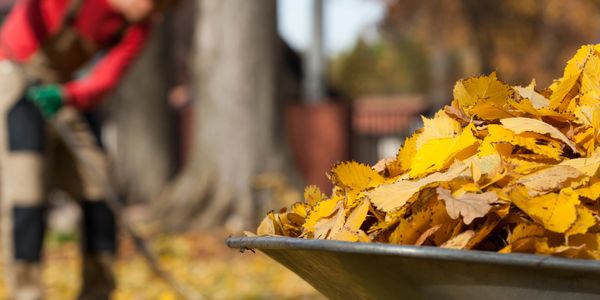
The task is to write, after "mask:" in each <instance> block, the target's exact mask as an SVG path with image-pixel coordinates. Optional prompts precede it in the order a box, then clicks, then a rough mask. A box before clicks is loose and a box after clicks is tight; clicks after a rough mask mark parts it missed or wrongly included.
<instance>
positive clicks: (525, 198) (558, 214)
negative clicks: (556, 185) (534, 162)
mask: <svg viewBox="0 0 600 300" xmlns="http://www.w3.org/2000/svg"><path fill="white" fill-rule="evenodd" d="M509 197H510V200H511V201H512V202H513V203H514V204H515V205H516V206H517V207H518V208H519V209H521V210H522V211H523V212H525V213H526V214H528V215H529V216H530V217H531V218H532V219H534V220H535V221H536V222H538V223H540V224H541V225H543V226H544V227H545V228H546V229H548V230H550V231H554V232H559V233H563V232H566V231H567V230H568V229H569V228H570V227H571V225H573V223H574V222H575V220H576V219H577V208H576V206H577V205H578V204H579V197H578V195H577V194H576V193H575V192H574V191H573V190H572V189H570V188H565V189H563V190H561V191H560V193H559V194H556V193H550V194H545V195H542V196H538V197H533V198H532V197H530V196H529V195H528V192H527V189H526V188H525V187H522V186H521V187H516V188H514V189H512V190H511V191H510V192H509Z"/></svg>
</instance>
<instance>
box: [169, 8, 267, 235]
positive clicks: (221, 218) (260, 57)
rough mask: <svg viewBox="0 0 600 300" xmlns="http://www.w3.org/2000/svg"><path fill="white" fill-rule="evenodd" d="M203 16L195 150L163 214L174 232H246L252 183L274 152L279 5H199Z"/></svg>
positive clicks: (252, 214)
mask: <svg viewBox="0 0 600 300" xmlns="http://www.w3.org/2000/svg"><path fill="white" fill-rule="evenodd" d="M198 9H199V14H198V16H199V17H198V24H197V32H196V44H195V46H196V57H195V73H196V79H195V83H196V84H195V88H196V89H197V91H196V93H195V94H196V95H197V96H198V99H196V104H195V129H194V144H193V149H192V154H191V158H190V162H189V163H188V164H187V166H186V168H185V170H184V171H183V173H182V174H180V176H179V177H178V178H177V179H176V181H175V182H174V183H173V184H172V185H171V186H169V187H168V188H167V190H166V191H165V193H164V194H163V197H161V203H159V206H158V207H159V212H160V215H161V219H162V220H165V222H166V223H167V224H166V225H168V226H169V227H170V228H171V229H177V228H182V227H188V226H189V225H192V226H197V227H203V228H207V227H213V226H218V225H222V224H223V223H227V225H229V226H230V227H232V228H235V229H241V228H248V226H251V225H253V223H254V222H255V221H256V207H257V205H258V203H257V200H256V199H257V197H256V194H255V191H254V190H253V183H254V180H255V177H256V175H258V174H261V173H262V172H265V171H266V169H267V168H269V167H268V165H269V162H270V158H272V157H274V152H275V151H274V142H273V138H274V133H273V132H274V113H275V112H274V110H275V98H276V96H275V95H276V61H277V53H278V51H277V45H278V43H277V33H276V5H275V0H262V1H247V0H222V1H214V0H200V2H199V5H198ZM190 223H193V224H190Z"/></svg>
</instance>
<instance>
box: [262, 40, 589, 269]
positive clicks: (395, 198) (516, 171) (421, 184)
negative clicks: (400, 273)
mask: <svg viewBox="0 0 600 300" xmlns="http://www.w3.org/2000/svg"><path fill="white" fill-rule="evenodd" d="M423 123H424V126H423V128H421V129H419V130H417V131H416V132H415V133H414V134H413V135H412V136H410V137H409V138H407V139H406V140H405V142H404V145H403V146H402V148H401V149H400V150H399V152H398V155H397V157H395V158H391V159H385V160H383V161H380V162H379V163H377V164H376V165H375V166H372V167H371V166H367V165H364V164H360V163H357V162H342V163H339V164H337V165H335V166H334V167H333V169H332V170H331V173H330V174H329V176H330V178H331V180H332V182H333V184H334V188H333V191H332V192H331V196H326V195H325V194H323V193H322V192H321V191H320V190H319V189H318V188H316V187H314V186H309V187H307V188H306V190H305V193H304V202H299V203H295V204H293V205H292V206H291V207H289V208H284V209H282V210H280V211H279V212H278V213H277V212H270V213H268V215H267V216H266V217H265V218H264V220H263V221H262V222H261V224H260V226H259V227H258V230H257V234H258V235H282V236H290V237H299V238H309V239H330V240H341V241H360V242H383V243H392V244H403V245H428V246H439V247H444V248H455V249H479V250H490V251H498V252H501V253H510V252H520V253H538V254H550V255H557V256H564V257H576V258H594V259H600V246H599V245H600V222H599V217H598V215H599V214H600V202H599V200H598V198H599V197H600V177H599V176H598V169H599V166H600V143H599V142H600V45H595V46H594V45H587V46H583V47H582V48H581V49H579V50H578V52H577V53H576V55H575V56H574V57H573V58H572V59H571V60H569V62H568V63H567V66H566V67H565V70H564V74H563V77H562V78H560V79H558V80H555V81H554V83H552V85H551V86H550V87H548V88H547V89H536V86H535V81H532V83H531V84H529V85H528V86H526V87H522V86H509V85H507V84H506V83H504V82H502V81H500V80H499V79H498V78H497V76H496V74H495V73H492V74H490V75H488V76H481V77H473V78H469V79H465V80H460V81H458V82H457V83H456V85H455V87H454V100H453V101H452V102H451V104H450V105H449V106H446V107H445V108H444V109H442V110H440V111H438V112H437V113H436V114H435V116H434V117H433V118H423Z"/></svg>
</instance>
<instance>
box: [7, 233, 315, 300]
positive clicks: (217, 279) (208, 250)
mask: <svg viewBox="0 0 600 300" xmlns="http://www.w3.org/2000/svg"><path fill="white" fill-rule="evenodd" d="M226 237H227V234H226V233H218V232H210V233H207V232H189V233H184V234H177V235H160V236H157V237H155V239H154V240H153V242H152V250H153V251H154V252H155V253H157V254H158V255H159V258H160V261H161V263H162V265H163V266H164V268H165V269H167V270H168V271H169V272H171V273H172V275H173V276H174V277H175V279H176V280H178V281H180V282H183V283H185V284H186V285H188V286H189V287H190V288H191V289H193V290H195V291H196V292H199V293H201V294H202V295H203V296H204V297H205V298H206V299H324V297H323V296H321V295H320V294H319V293H318V292H317V291H315V290H314V289H313V288H312V287H311V286H310V285H309V284H308V283H306V282H304V281H303V280H302V279H300V278H299V277H298V276H296V275H295V274H293V273H292V272H289V271H287V269H285V268H284V267H283V266H281V265H279V264H277V263H276V262H274V261H272V260H270V259H269V258H267V257H266V256H264V255H259V254H254V253H252V252H250V251H247V252H246V253H245V254H244V255H239V250H237V249H229V248H227V246H226V245H225V243H224V240H225V238H226ZM44 259H45V263H44V266H43V279H44V288H45V292H46V296H47V297H46V299H49V300H55V299H56V300H58V299H60V300H63V299H76V298H77V293H78V289H79V285H80V282H81V278H80V266H81V261H80V255H79V245H78V243H76V241H73V240H71V241H67V242H56V241H52V240H51V239H47V241H46V247H45V249H44ZM0 267H3V266H0ZM115 271H116V279H117V289H116V291H115V293H114V294H113V298H112V299H114V300H154V299H158V300H167V299H168V300H176V299H177V300H178V299H181V298H179V297H178V296H177V294H175V292H174V291H173V290H172V289H171V288H170V287H169V286H168V285H166V284H165V283H164V282H163V281H162V280H161V279H160V278H157V277H156V276H154V274H153V273H152V272H151V271H150V269H149V267H148V266H147V264H146V262H145V261H144V259H143V258H142V257H141V256H140V255H139V254H138V253H137V252H136V251H135V249H134V247H133V245H132V244H131V242H130V240H129V239H127V238H123V239H121V245H120V249H119V258H118V261H117V262H116V265H115ZM0 272H2V274H4V270H3V269H1V270H0ZM3 284H4V283H3V282H2V281H0V299H6V288H5V286H4V285H3Z"/></svg>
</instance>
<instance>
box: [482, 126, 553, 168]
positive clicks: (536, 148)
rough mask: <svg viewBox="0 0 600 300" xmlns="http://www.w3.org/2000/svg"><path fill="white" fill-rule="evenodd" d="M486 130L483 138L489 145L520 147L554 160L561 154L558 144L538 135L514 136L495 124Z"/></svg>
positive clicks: (529, 133) (523, 134)
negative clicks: (486, 133)
mask: <svg viewBox="0 0 600 300" xmlns="http://www.w3.org/2000/svg"><path fill="white" fill-rule="evenodd" d="M487 130H488V135H487V136H486V137H485V139H484V143H485V142H486V140H487V142H489V143H507V144H512V145H516V146H521V147H523V148H525V149H528V150H530V151H532V152H533V153H536V154H539V155H543V156H546V157H549V158H554V159H558V158H559V157H560V155H561V154H562V150H561V145H560V143H558V142H556V141H554V140H551V139H549V138H547V137H545V136H543V135H541V134H538V133H531V132H527V133H522V134H515V133H514V132H513V131H511V130H508V129H505V128H504V127H502V126H500V125H496V124H492V125H489V126H488V127H487Z"/></svg>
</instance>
